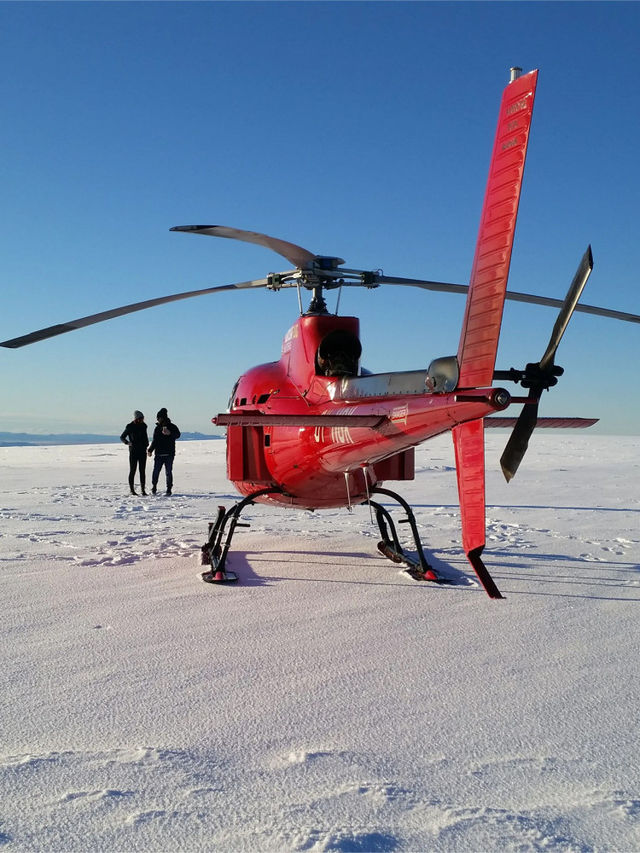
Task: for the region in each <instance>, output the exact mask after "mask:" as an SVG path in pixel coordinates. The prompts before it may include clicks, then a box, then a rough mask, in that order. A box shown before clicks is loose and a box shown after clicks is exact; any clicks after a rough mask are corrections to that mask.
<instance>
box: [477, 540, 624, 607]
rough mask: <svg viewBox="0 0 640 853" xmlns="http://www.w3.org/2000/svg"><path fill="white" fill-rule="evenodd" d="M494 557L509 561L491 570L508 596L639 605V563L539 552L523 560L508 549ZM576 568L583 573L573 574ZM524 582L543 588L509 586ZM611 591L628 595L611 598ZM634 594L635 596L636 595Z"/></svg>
mask: <svg viewBox="0 0 640 853" xmlns="http://www.w3.org/2000/svg"><path fill="white" fill-rule="evenodd" d="M495 554H496V556H499V557H500V558H501V559H504V560H506V561H507V562H504V563H503V564H502V565H501V566H500V567H494V569H493V571H492V575H493V577H494V578H495V579H496V581H497V582H499V583H500V589H501V591H502V592H503V593H504V594H505V596H509V595H534V596H552V597H554V598H582V599H592V600H602V601H621V602H622V601H623V602H628V603H640V564H639V563H637V562H634V561H632V562H627V561H624V562H617V561H614V560H597V561H596V560H589V559H585V558H584V557H572V556H568V555H566V554H540V553H535V554H533V553H528V554H527V556H526V559H524V560H523V556H522V554H521V553H518V552H515V551H508V550H504V551H502V550H501V551H497V552H495ZM558 564H560V565H558ZM562 564H566V566H567V568H566V569H564V570H563V568H562ZM554 566H558V569H557V570H556V569H555V568H554ZM574 568H576V569H579V570H580V571H581V572H582V573H583V574H582V575H580V574H576V573H575V572H573V571H571V569H574ZM587 573H589V574H587ZM621 575H623V576H625V575H626V577H621ZM521 581H526V582H531V581H535V582H536V583H539V584H540V588H539V589H531V588H528V589H517V588H514V587H511V588H510V587H509V584H511V583H518V582H521ZM558 586H565V587H569V588H570V589H569V590H568V591H566V592H563V591H561V590H559V589H557V587H558ZM554 587H555V588H554ZM581 587H589V588H590V589H591V592H587V591H586V590H582V589H581ZM608 590H627V591H628V592H629V594H628V595H624V596H623V595H611V594H608V592H607V591H608ZM634 592H635V593H636V595H634V594H633V593H634Z"/></svg>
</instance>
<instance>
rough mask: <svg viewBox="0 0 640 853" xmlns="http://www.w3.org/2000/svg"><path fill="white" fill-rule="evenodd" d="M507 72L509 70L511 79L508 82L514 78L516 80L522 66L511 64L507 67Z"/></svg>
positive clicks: (511, 81)
mask: <svg viewBox="0 0 640 853" xmlns="http://www.w3.org/2000/svg"><path fill="white" fill-rule="evenodd" d="M509 72H510V74H511V79H510V80H509V83H513V81H514V80H517V79H518V77H519V76H520V75H521V74H522V68H518V66H517V65H513V66H512V67H511V68H510V69H509Z"/></svg>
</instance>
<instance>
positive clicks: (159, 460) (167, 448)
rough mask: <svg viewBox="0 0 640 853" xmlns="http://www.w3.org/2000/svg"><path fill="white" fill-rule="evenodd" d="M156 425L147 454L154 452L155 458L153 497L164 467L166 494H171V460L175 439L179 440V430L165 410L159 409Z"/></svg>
mask: <svg viewBox="0 0 640 853" xmlns="http://www.w3.org/2000/svg"><path fill="white" fill-rule="evenodd" d="M156 418H157V421H158V423H157V425H156V428H155V429H154V431H153V438H152V440H151V444H150V445H149V450H148V451H147V453H148V454H149V456H151V455H152V453H153V452H154V451H155V454H156V458H155V462H154V464H153V474H152V475H151V491H152V492H153V494H154V495H155V493H156V491H157V490H158V477H159V476H160V471H161V470H162V466H163V465H164V471H165V476H166V478H167V492H166V493H167V494H168V495H170V494H171V489H172V488H173V459H174V457H175V455H176V439H177V438H180V430H179V429H178V427H177V426H176V425H175V424H174V423H172V422H171V418H170V417H169V415H168V414H167V410H166V409H160V411H159V412H158V414H157V416H156Z"/></svg>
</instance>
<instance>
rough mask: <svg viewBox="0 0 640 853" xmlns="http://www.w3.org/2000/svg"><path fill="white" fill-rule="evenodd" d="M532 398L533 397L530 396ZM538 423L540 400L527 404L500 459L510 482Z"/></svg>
mask: <svg viewBox="0 0 640 853" xmlns="http://www.w3.org/2000/svg"><path fill="white" fill-rule="evenodd" d="M529 396H530V397H531V396H532V395H531V394H529ZM537 422H538V400H537V399H536V400H535V401H534V402H531V403H525V404H524V406H523V407H522V411H521V412H520V416H519V418H518V420H517V421H516V425H515V426H514V428H513V432H512V433H511V435H510V436H509V441H508V442H507V446H506V447H505V449H504V452H503V453H502V456H501V457H500V467H501V468H502V473H503V474H504V477H505V480H506V481H507V483H508V482H510V480H512V479H513V477H514V476H515V473H516V471H517V470H518V468H519V467H520V463H521V462H522V460H523V458H524V455H525V453H526V452H527V448H528V447H529V439H530V438H531V434H532V433H533V431H534V429H535V427H536V423H537Z"/></svg>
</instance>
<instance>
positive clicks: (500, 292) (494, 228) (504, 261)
mask: <svg viewBox="0 0 640 853" xmlns="http://www.w3.org/2000/svg"><path fill="white" fill-rule="evenodd" d="M537 82H538V72H537V71H530V72H529V73H528V74H525V75H523V76H522V77H518V78H516V79H515V80H513V81H512V82H511V83H509V84H508V86H507V87H506V88H505V90H504V93H503V95H502V103H501V104H500V113H499V116H498V127H497V130H496V138H495V142H494V146H493V154H492V156H491V165H490V168H489V179H488V181H487V189H486V192H485V197H484V205H483V208H482V216H481V219H480V230H479V232H478V242H477V244H476V253H475V257H474V259H473V267H472V270H471V279H470V282H469V284H470V287H469V293H468V296H467V306H466V310H465V315H464V321H463V325H462V334H461V336H460V345H459V348H458V362H459V364H460V380H459V382H458V387H459V388H477V387H481V386H483V385H484V386H486V385H490V384H491V382H492V381H493V370H494V367H495V361H496V352H497V349H498V338H499V337H500V325H501V323H502V309H503V306H504V295H505V291H506V289H507V278H508V276H509V264H510V262H511V248H512V246H513V235H514V231H515V227H516V217H517V214H518V202H519V200H520V188H521V186H522V175H523V172H524V163H525V158H526V154H527V144H528V141H529V129H530V127H531V114H532V111H533V100H534V96H535V90H536V83H537Z"/></svg>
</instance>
